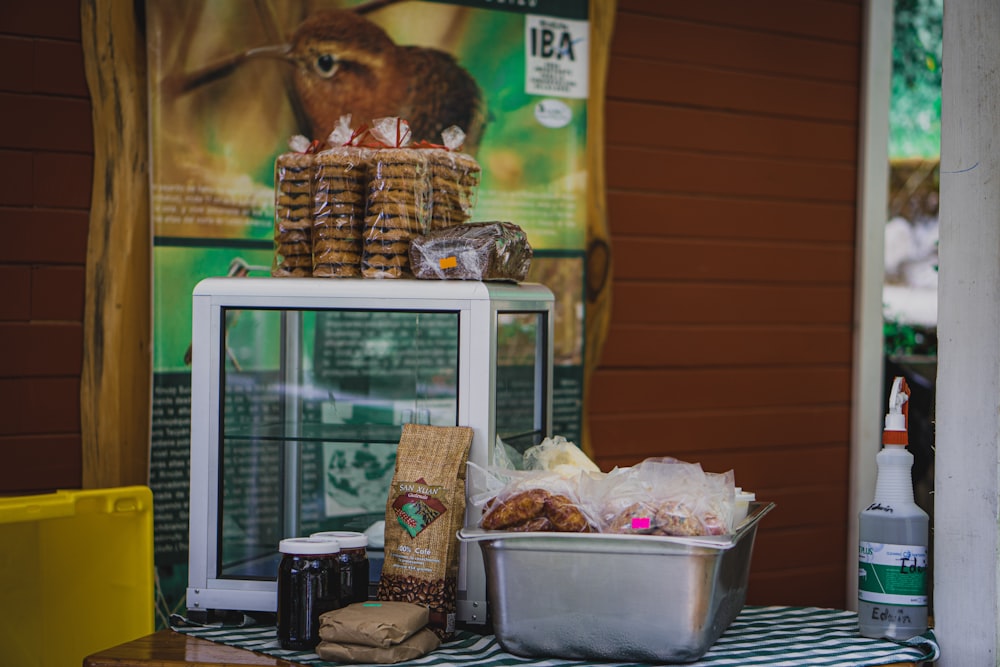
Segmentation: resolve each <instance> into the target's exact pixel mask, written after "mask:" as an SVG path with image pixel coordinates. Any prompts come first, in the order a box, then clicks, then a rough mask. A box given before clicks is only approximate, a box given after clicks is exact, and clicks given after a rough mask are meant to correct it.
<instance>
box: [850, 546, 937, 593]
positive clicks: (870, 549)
mask: <svg viewBox="0 0 1000 667" xmlns="http://www.w3.org/2000/svg"><path fill="white" fill-rule="evenodd" d="M858 599H859V600H862V601H864V602H877V603H881V604H892V605H901V606H914V607H917V606H926V605H927V547H925V546H914V545H910V544H882V543H881V542H861V543H860V545H859V546H858Z"/></svg>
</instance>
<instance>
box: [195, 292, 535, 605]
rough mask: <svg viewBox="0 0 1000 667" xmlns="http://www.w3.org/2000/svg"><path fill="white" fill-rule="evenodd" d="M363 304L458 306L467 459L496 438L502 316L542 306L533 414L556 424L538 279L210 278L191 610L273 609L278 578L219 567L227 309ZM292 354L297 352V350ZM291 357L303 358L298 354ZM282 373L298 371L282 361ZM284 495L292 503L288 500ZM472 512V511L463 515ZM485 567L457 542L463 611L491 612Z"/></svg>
mask: <svg viewBox="0 0 1000 667" xmlns="http://www.w3.org/2000/svg"><path fill="white" fill-rule="evenodd" d="M261 308H274V309H295V310H317V311H319V310H329V309H364V310H372V309H377V310H386V311H394V310H395V311H421V312H424V311H430V312H434V311H440V312H454V313H458V323H459V324H458V328H459V342H458V372H459V374H458V382H457V390H458V396H457V402H458V411H457V424H456V425H457V426H468V427H471V428H472V430H473V439H472V447H471V450H470V453H469V460H470V461H471V462H473V463H475V464H477V465H479V466H483V467H486V466H488V465H490V464H491V463H492V460H491V459H492V452H493V446H492V444H493V443H494V442H495V440H496V414H495V409H496V364H497V342H498V341H497V317H498V315H499V314H500V313H518V312H526V313H539V314H541V315H543V321H542V323H541V326H542V327H543V336H542V340H541V341H540V347H541V349H539V350H536V371H537V372H538V373H540V374H541V375H542V376H543V377H541V378H536V387H540V388H541V394H542V396H541V397H540V401H541V402H538V401H536V406H535V409H536V413H537V414H536V418H540V421H541V422H543V423H542V430H543V437H544V436H550V435H551V434H552V386H553V380H552V359H553V336H554V323H553V313H554V297H553V294H552V292H551V291H550V290H549V289H548V288H546V287H544V286H542V285H537V284H527V283H525V284H514V283H506V282H480V281H430V280H426V281H425V280H363V279H319V278H257V277H243V278H207V279H205V280H202V281H201V282H200V283H198V285H197V286H196V287H195V289H194V291H193V296H192V341H193V346H192V363H191V471H190V484H191V495H190V505H189V507H190V511H189V516H190V519H189V529H190V542H189V558H188V564H189V567H188V570H189V571H188V584H189V585H188V589H187V607H188V609H189V611H192V612H213V611H217V610H241V611H250V612H253V611H259V612H273V611H275V609H276V605H277V598H276V593H277V584H276V582H274V581H251V580H237V579H226V578H221V577H219V573H218V570H217V568H218V562H219V554H218V542H217V539H216V538H217V536H218V534H219V533H218V531H219V521H220V516H219V509H220V508H219V493H220V490H219V488H218V487H219V472H220V460H219V455H220V452H221V443H220V427H221V423H220V420H221V415H220V408H219V406H220V401H221V398H222V397H221V388H220V386H219V383H220V378H221V376H222V373H221V369H222V367H223V366H222V365H223V363H224V351H223V350H224V343H223V337H224V336H225V331H224V325H223V320H224V316H225V315H224V314H225V310H226V309H261ZM292 356H293V357H294V356H295V355H292ZM293 363H297V362H296V361H295V360H293ZM284 371H285V373H286V377H294V374H290V373H289V372H288V371H289V369H288V368H287V364H286V368H285V369H284ZM286 504H287V503H286ZM474 523H475V518H472V519H471V523H470V516H468V515H467V517H466V525H467V526H469V525H474ZM486 609H487V604H486V575H485V570H484V568H483V562H482V558H481V556H480V554H479V553H478V549H472V550H470V549H469V548H468V545H465V544H462V545H461V552H460V565H459V576H458V614H457V617H458V620H459V621H460V622H468V623H484V622H486V618H487V615H486Z"/></svg>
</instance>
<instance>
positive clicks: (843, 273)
mask: <svg viewBox="0 0 1000 667" xmlns="http://www.w3.org/2000/svg"><path fill="white" fill-rule="evenodd" d="M663 226H664V227H665V228H667V229H669V227H670V221H665V222H664V225H663ZM614 251H615V254H616V255H617V256H618V257H620V258H621V259H623V260H625V261H623V262H621V263H620V264H618V265H616V266H615V272H614V275H615V280H699V281H701V280H716V281H718V280H731V281H738V282H742V281H761V282H774V283H779V284H780V283H802V282H807V283H810V284H813V285H830V284H838V283H841V284H850V281H851V278H852V276H853V260H854V253H853V250H852V249H851V247H850V246H849V245H846V244H818V243H817V244H804V243H763V242H753V241H732V242H729V241H722V240H700V239H693V240H691V239H672V238H658V237H657V235H653V234H651V235H649V236H647V237H626V238H621V239H616V240H615V242H614Z"/></svg>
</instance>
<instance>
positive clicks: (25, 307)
mask: <svg viewBox="0 0 1000 667" xmlns="http://www.w3.org/2000/svg"><path fill="white" fill-rule="evenodd" d="M0 294H3V298H2V299H0V320H7V321H9V320H26V319H28V318H29V317H30V316H31V269H29V268H28V267H27V266H0Z"/></svg>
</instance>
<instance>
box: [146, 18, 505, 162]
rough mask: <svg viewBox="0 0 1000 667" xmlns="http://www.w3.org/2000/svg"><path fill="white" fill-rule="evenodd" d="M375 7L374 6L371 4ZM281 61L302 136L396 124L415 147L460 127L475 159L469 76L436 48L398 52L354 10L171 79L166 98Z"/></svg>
mask: <svg viewBox="0 0 1000 667" xmlns="http://www.w3.org/2000/svg"><path fill="white" fill-rule="evenodd" d="M373 6H374V5H373ZM260 58H277V59H280V60H282V61H285V62H290V63H291V64H292V65H294V68H295V69H294V73H293V74H292V75H291V76H290V77H288V78H289V81H288V82H287V86H288V88H289V91H288V93H289V96H290V98H291V100H290V101H291V103H292V107H293V110H294V111H295V115H296V118H297V119H298V123H299V125H300V126H301V127H300V128H299V129H300V131H301V132H302V133H303V134H309V136H310V137H311V138H312V139H319V140H324V139H326V138H327V136H329V134H330V132H331V131H332V130H333V128H334V127H335V126H336V124H337V121H338V120H339V119H340V117H341V116H343V115H346V114H351V122H352V125H353V126H355V127H357V126H360V125H362V124H369V123H371V121H372V120H374V119H376V118H383V117H393V116H394V117H399V118H403V119H405V120H406V121H408V122H409V124H410V131H411V132H412V139H413V141H428V142H430V143H436V144H439V143H441V142H442V139H441V130H443V129H445V128H447V127H449V126H451V125H457V126H458V127H460V128H461V129H462V130H463V131H464V132H465V135H466V139H465V150H466V151H468V152H470V153H475V151H476V148H477V147H478V145H479V140H480V139H481V137H482V133H483V130H484V126H485V123H486V113H485V110H484V108H483V100H482V93H481V92H480V90H479V85H478V84H477V83H476V80H475V79H473V78H472V75H470V74H469V73H468V71H466V70H465V68H463V67H462V66H461V65H459V64H458V62H456V60H455V58H454V57H452V56H451V54H448V53H445V52H444V51H441V50H439V49H432V48H426V47H418V46H399V45H397V44H396V43H395V42H394V41H393V40H392V38H391V37H389V35H388V34H387V33H386V32H385V31H384V30H383V29H382V28H380V27H379V26H377V25H375V24H374V23H372V22H371V21H369V20H368V19H366V18H364V17H363V16H361V15H360V14H359V13H358V12H357V11H352V10H340V9H331V10H324V11H319V12H316V13H314V14H312V15H311V16H309V17H308V18H307V19H306V20H304V21H303V22H302V23H301V24H299V26H298V27H297V28H296V29H295V31H294V33H293V34H292V37H291V40H290V42H289V43H287V44H273V45H271V46H263V47H257V48H253V49H249V50H247V51H245V52H242V53H237V54H234V55H232V56H229V57H226V58H224V59H222V60H220V61H218V62H215V63H212V64H210V65H207V66H205V67H203V68H201V69H199V70H197V71H193V72H187V73H183V74H176V75H170V76H168V77H166V79H165V80H164V82H163V85H164V89H165V90H166V91H167V92H168V94H174V95H177V94H183V93H187V92H190V91H192V90H194V89H196V88H199V87H201V86H204V85H207V84H210V83H212V82H213V81H217V80H218V79H221V78H222V77H224V76H227V75H228V74H230V73H231V72H232V71H233V70H234V69H236V68H237V67H239V66H242V65H243V64H245V63H247V62H248V61H251V60H257V59H260Z"/></svg>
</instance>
